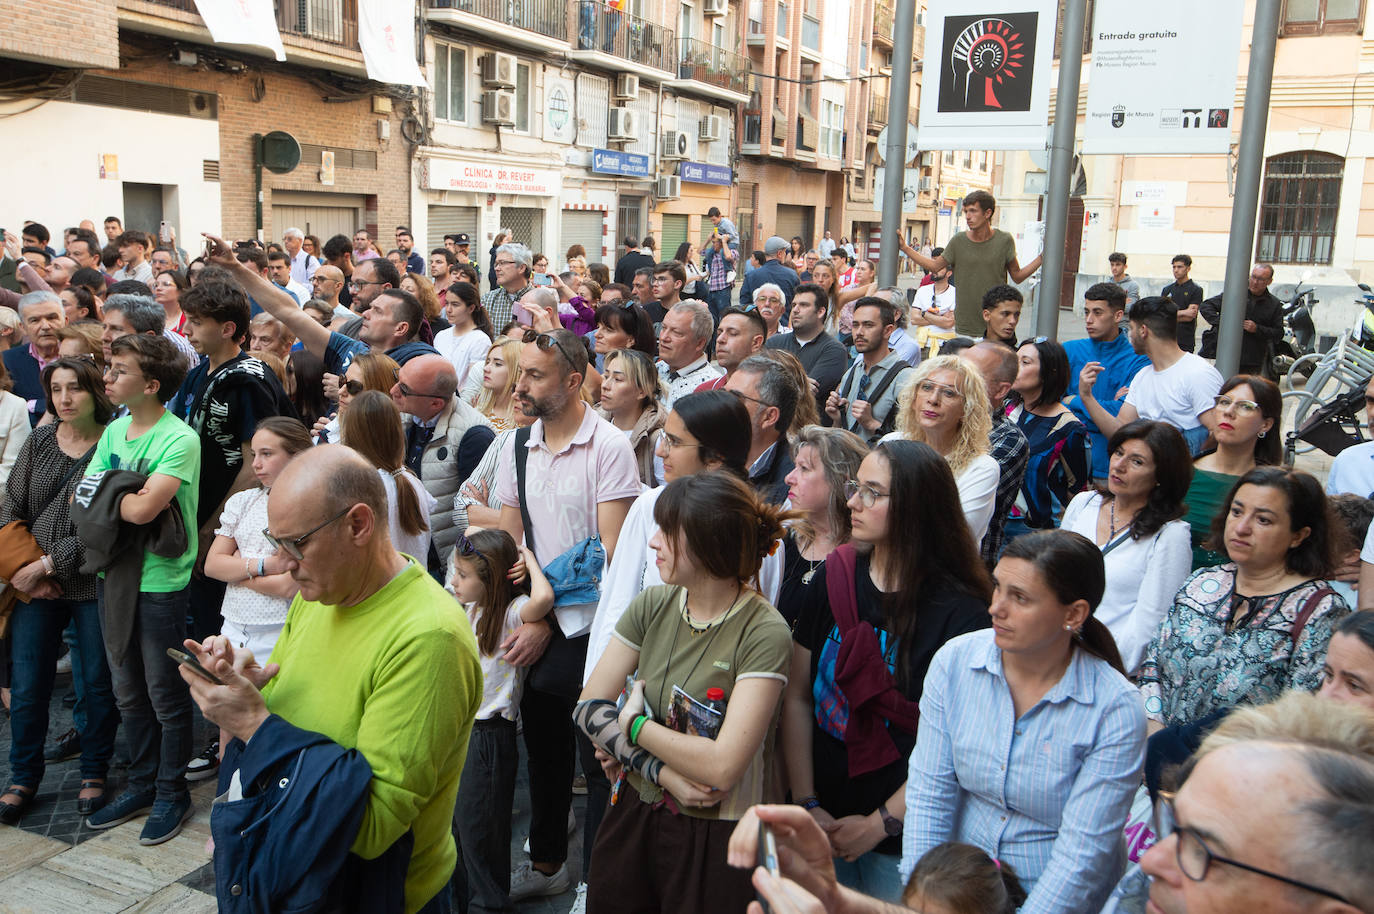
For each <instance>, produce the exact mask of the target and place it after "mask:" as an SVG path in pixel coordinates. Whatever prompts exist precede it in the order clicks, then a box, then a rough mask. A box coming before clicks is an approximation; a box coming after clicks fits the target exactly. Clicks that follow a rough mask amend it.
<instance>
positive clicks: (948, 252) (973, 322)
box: [943, 229, 1016, 337]
mask: <svg viewBox="0 0 1374 914" xmlns="http://www.w3.org/2000/svg"><path fill="white" fill-rule="evenodd" d="M943 256H944V258H945V263H947V264H949V266H950V269H951V270H953V271H954V276H953V278H952V279H951V280H950V282H951V283H953V285H954V329H955V330H956V331H958V332H959V333H960V334H961V335H963V336H972V337H980V336H982V335H983V333H984V332H985V329H986V328H985V327H984V325H983V295H984V294H986V293H987V291H988V289H991V288H992V287H993V286H1000V285H1004V284H1005V283H1006V282H1007V264H1009V263H1011V262H1012V261H1013V260H1015V259H1016V239H1015V238H1013V237H1012V236H1011V233H1010V232H1004V231H1002V230H1001V229H993V230H992V237H991V238H989V239H988V240H987V241H970V240H969V237H968V232H960V233H958V234H957V235H955V236H954V237H953V238H951V239H949V242H948V243H947V244H946V245H945V250H944V255H943Z"/></svg>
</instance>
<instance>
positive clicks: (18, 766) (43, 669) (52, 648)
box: [9, 599, 119, 789]
mask: <svg viewBox="0 0 1374 914" xmlns="http://www.w3.org/2000/svg"><path fill="white" fill-rule="evenodd" d="M68 621H70V622H71V623H72V625H73V627H74V629H75V632H76V637H75V639H74V643H73V647H72V677H73V680H74V681H75V682H76V685H77V689H78V692H79V693H80V694H82V695H84V697H85V711H86V713H85V721H84V723H83V722H81V721H78V726H77V729H78V730H79V731H80V733H81V776H82V777H83V778H104V777H105V774H106V772H107V770H108V769H109V766H110V756H111V755H112V754H113V752H114V738H115V728H116V727H118V726H119V713H118V712H117V711H116V710H115V699H114V692H113V691H112V689H111V686H110V670H109V667H108V666H107V665H106V663H105V639H104V637H103V636H102V635H101V629H100V612H99V609H98V608H97V606H96V601H95V600H84V601H80V602H73V601H71V600H38V599H35V600H34V601H33V602H31V603H22V602H21V603H16V604H15V607H14V615H13V616H12V617H11V618H10V640H11V653H12V661H13V664H14V675H13V683H14V685H13V690H14V691H13V697H12V698H11V707H10V728H11V733H12V738H13V742H12V743H11V744H10V780H9V783H11V784H19V785H20V786H23V787H33V788H35V789H37V787H38V785H39V783H40V782H41V781H42V780H43V771H44V767H45V766H44V762H43V743H44V741H45V740H46V739H47V736H48V704H49V702H50V700H51V699H52V688H53V678H54V671H53V667H54V665H55V664H56V663H57V652H58V646H59V645H60V644H61V643H62V630H63V629H64V628H66V627H67V623H68Z"/></svg>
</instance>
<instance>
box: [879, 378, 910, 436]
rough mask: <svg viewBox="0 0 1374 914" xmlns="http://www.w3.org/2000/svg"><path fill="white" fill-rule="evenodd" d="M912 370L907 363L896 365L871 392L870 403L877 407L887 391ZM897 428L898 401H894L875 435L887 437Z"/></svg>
mask: <svg viewBox="0 0 1374 914" xmlns="http://www.w3.org/2000/svg"><path fill="white" fill-rule="evenodd" d="M912 370H913V369H912V367H911V366H910V365H907V364H905V363H900V364H898V365H894V366H893V368H892V370H891V371H889V372H888V373H887V374H886V375H884V376H883V379H882V380H881V381H879V382H878V386H877V387H875V388H873V390H872V391H870V392H869V394H868V402H869V403H872V404H874V405H875V406H876V405H877V403H878V401H879V400H881V399H882V398H883V394H884V393H886V392H887V389H888V388H889V387H891V386H892V385H893V384H895V383H896V382H897V381H898V380H900V379H901V378H904V377H906V375H907V373H908V372H910V371H912ZM896 427H897V401H896V400H893V401H892V406H891V407H890V408H889V409H888V411H887V414H886V415H885V416H883V421H882V424H881V425H879V426H878V431H877V432H875V434H877V435H886V434H887V433H888V432H890V431H892V430H893V429H894V428H896Z"/></svg>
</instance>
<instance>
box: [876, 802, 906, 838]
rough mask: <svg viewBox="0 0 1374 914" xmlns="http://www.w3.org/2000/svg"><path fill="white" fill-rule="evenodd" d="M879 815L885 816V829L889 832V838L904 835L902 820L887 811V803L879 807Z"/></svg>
mask: <svg viewBox="0 0 1374 914" xmlns="http://www.w3.org/2000/svg"><path fill="white" fill-rule="evenodd" d="M878 815H880V816H882V817H883V831H885V832H887V835H888V837H889V838H900V837H901V836H902V820H901V819H898V818H896V817H895V816H893V815H892V813H890V812H888V811H887V804H886V803H884V804H883V805H881V806H879V807H878Z"/></svg>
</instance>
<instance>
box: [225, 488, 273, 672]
mask: <svg viewBox="0 0 1374 914" xmlns="http://www.w3.org/2000/svg"><path fill="white" fill-rule="evenodd" d="M266 529H267V490H266V489H264V488H262V487H258V488H256V489H245V490H244V491H242V492H235V493H234V494H233V495H230V496H229V500H228V501H226V502H225V503H224V510H223V511H222V512H221V513H220V516H219V527H218V528H216V529H215V536H227V537H229V539H231V540H233V541H234V544H235V545H237V546H238V547H239V555H241V556H243V558H244V560H245V561H250V562H252V563H253V564H254V566H256V565H257V563H258V559H265V558H267V557H268V556H270V555H272V553H274V552H276V551H277V550H276V549H275V548H273V546H272V544H271V543H269V542H267V539H266V537H264V536H263V535H262V531H264V530H266ZM290 608H291V600H290V598H288V597H269V596H267V595H266V594H261V593H258V592H257V591H256V590H252V589H250V588H248V587H244V586H243V585H241V584H230V585H229V586H228V587H226V588H225V589H224V602H223V604H222V605H221V606H220V614H221V615H222V616H224V618H225V619H226V620H228V621H229V622H233V623H236V624H238V625H285V624H286V612H287V610H288V609H290ZM262 659H263V660H264V661H266V659H267V658H265V657H264V658H262Z"/></svg>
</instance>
